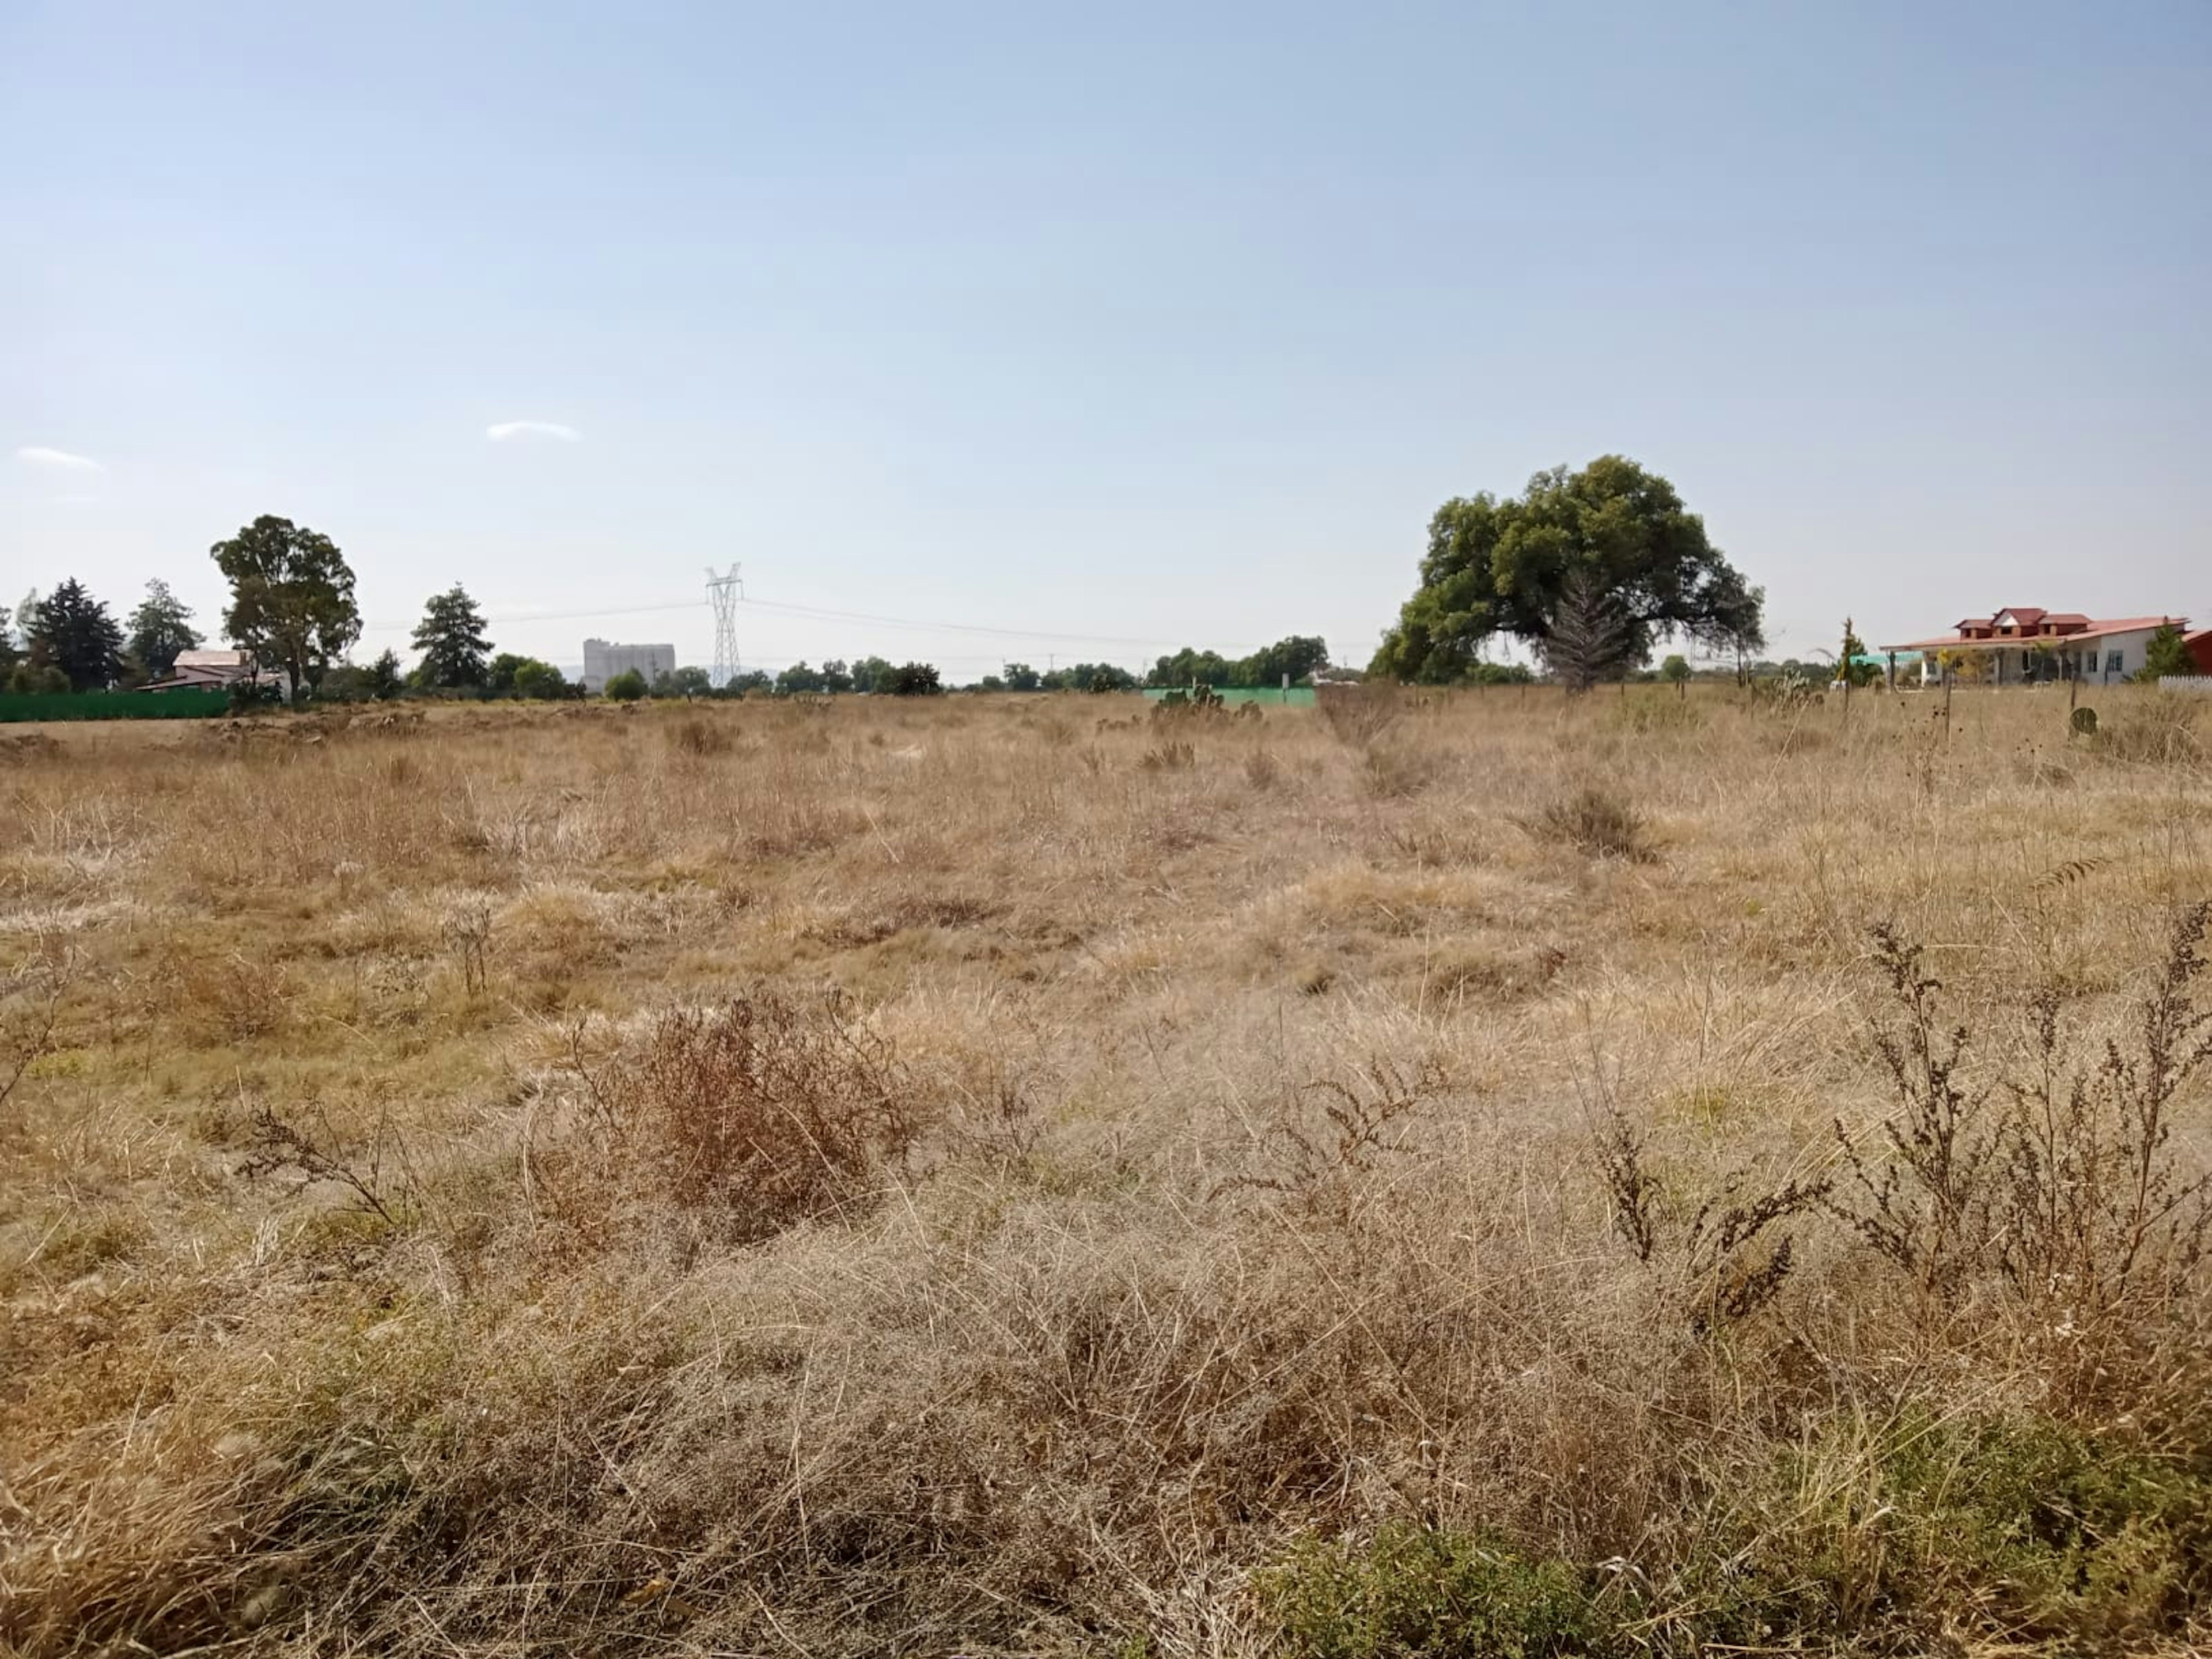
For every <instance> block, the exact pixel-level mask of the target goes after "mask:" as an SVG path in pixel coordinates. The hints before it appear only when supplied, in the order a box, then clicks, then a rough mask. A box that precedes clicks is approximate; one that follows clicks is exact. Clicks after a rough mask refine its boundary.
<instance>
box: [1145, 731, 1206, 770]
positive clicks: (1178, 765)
mask: <svg viewBox="0 0 2212 1659" xmlns="http://www.w3.org/2000/svg"><path fill="white" fill-rule="evenodd" d="M1197 763H1198V751H1197V750H1195V749H1193V748H1192V747H1191V746H1190V745H1189V744H1187V743H1185V742H1183V741H1182V739H1181V738H1170V739H1169V740H1168V741H1167V742H1165V743H1163V744H1158V745H1157V746H1156V747H1154V748H1151V749H1147V750H1145V752H1144V753H1143V754H1142V755H1140V756H1139V757H1137V764H1138V766H1139V767H1140V768H1141V769H1144V770H1145V771H1147V772H1188V770H1190V769H1191V768H1192V767H1194V766H1195V765H1196V764H1197Z"/></svg>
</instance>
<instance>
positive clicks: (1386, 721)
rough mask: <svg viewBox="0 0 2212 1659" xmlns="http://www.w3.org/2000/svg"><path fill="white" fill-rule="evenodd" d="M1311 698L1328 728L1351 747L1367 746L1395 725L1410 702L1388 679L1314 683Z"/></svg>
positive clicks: (1403, 692) (1360, 747)
mask: <svg viewBox="0 0 2212 1659" xmlns="http://www.w3.org/2000/svg"><path fill="white" fill-rule="evenodd" d="M1314 700H1315V702H1316V703H1317V704H1318V705H1319V706H1320V708H1321V712H1322V719H1323V720H1327V721H1328V729H1329V731H1330V732H1333V733H1334V735H1335V736H1336V738H1337V739H1338V740H1339V741H1340V742H1342V743H1346V744H1350V745H1351V746H1352V748H1354V749H1364V748H1366V747H1367V746H1368V745H1369V744H1371V743H1373V742H1374V741H1375V740H1376V738H1379V737H1381V736H1382V735H1383V733H1384V732H1387V731H1389V729H1390V728H1391V727H1392V726H1395V725H1396V724H1397V723H1398V720H1399V717H1400V716H1401V715H1402V714H1404V713H1405V712H1406V708H1407V702H1408V701H1409V700H1408V698H1407V694H1406V692H1405V691H1404V690H1403V689H1402V688H1401V687H1400V686H1398V685H1396V684H1393V683H1392V682H1390V681H1389V680H1367V681H1364V682H1363V683H1362V684H1358V685H1320V686H1316V687H1315V688H1314Z"/></svg>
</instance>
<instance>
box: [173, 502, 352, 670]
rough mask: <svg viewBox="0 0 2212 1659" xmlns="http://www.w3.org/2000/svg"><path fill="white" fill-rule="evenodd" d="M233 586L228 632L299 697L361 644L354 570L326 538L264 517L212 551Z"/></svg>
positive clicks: (224, 622) (288, 522) (225, 620)
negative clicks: (274, 670) (278, 672)
mask: <svg viewBox="0 0 2212 1659" xmlns="http://www.w3.org/2000/svg"><path fill="white" fill-rule="evenodd" d="M209 552H210V553H211V554H212V555H213V556H214V557H215V562H216V568H218V569H220V570H221V571H222V574H224V576H226V577H227V578H228V579H229V581H230V595H231V598H230V605H229V606H228V608H227V609H226V610H225V611H223V613H222V629H223V632H224V633H225V634H227V635H229V636H230V637H231V639H233V640H234V641H236V642H237V644H238V645H239V647H240V649H242V650H246V651H251V652H252V653H253V654H254V656H255V657H256V658H257V659H259V661H260V662H261V664H262V665H263V666H264V667H275V668H281V669H283V671H284V672H285V674H286V676H287V677H288V678H289V684H290V686H291V695H292V696H294V697H295V698H296V697H298V696H300V695H301V692H302V690H306V689H308V688H312V687H313V686H314V685H315V684H318V683H319V681H320V680H321V679H322V678H323V675H324V673H325V671H327V670H328V669H329V667H330V665H331V664H332V663H333V662H335V661H337V659H339V658H341V657H343V655H344V654H345V653H346V650H347V648H348V647H350V646H351V645H352V644H353V642H354V641H356V640H357V639H359V638H360V637H361V608H360V607H359V606H358V605H356V604H355V603H354V597H353V567H352V566H350V565H349V564H348V563H347V562H345V556H344V555H343V554H342V553H340V552H339V551H338V550H337V544H336V543H334V542H333V541H331V538H329V537H327V536H325V535H322V534H320V533H319V532H316V531H313V530H310V529H308V528H307V526H304V525H295V524H294V523H293V522H292V521H291V520H289V519H279V518H276V517H275V516H273V515H271V514H268V513H264V514H263V515H262V516H261V517H260V518H258V519H256V520H254V521H253V522H252V524H250V525H247V526H246V527H245V528H244V529H243V530H240V532H238V534H236V535H235V536H234V537H232V538H230V539H229V540H228V541H227V542H217V543H216V544H215V545H214V546H213V547H212V548H210V549H209Z"/></svg>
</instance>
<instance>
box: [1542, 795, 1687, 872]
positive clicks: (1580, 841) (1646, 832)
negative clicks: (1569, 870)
mask: <svg viewBox="0 0 2212 1659" xmlns="http://www.w3.org/2000/svg"><path fill="white" fill-rule="evenodd" d="M1531 828H1532V829H1533V831H1534V833H1535V834H1536V835H1538V836H1541V837H1542V838H1543V839H1545V840H1547V841H1556V842H1565V843H1566V844H1567V845H1568V846H1570V847H1572V848H1574V849H1575V850H1576V851H1577V852H1579V853H1583V854H1588V855H1589V857H1591V858H1616V859H1626V860H1629V861H1630V862H1631V863H1634V864H1649V863H1650V861H1651V860H1654V859H1656V858H1657V857H1658V856H1659V854H1658V849H1657V848H1655V847H1654V846H1653V845H1652V844H1651V837H1650V826H1649V824H1648V823H1646V821H1645V819H1644V815H1643V814H1642V813H1641V812H1638V811H1637V810H1636V809H1635V808H1634V807H1633V806H1632V805H1629V804H1628V802H1626V800H1624V799H1621V797H1620V796H1619V795H1617V794H1615V793H1613V791H1611V790H1609V789H1607V788H1604V787H1601V786H1600V785H1597V784H1586V785H1584V786H1583V787H1582V788H1580V789H1577V791H1575V793H1573V794H1571V795H1567V796H1563V797H1562V798H1560V799H1558V800H1554V801H1549V802H1547V803H1546V804H1545V806H1544V808H1543V810H1542V811H1541V812H1539V813H1538V814H1537V815H1536V817H1535V819H1534V822H1533V823H1532V825H1531Z"/></svg>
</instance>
